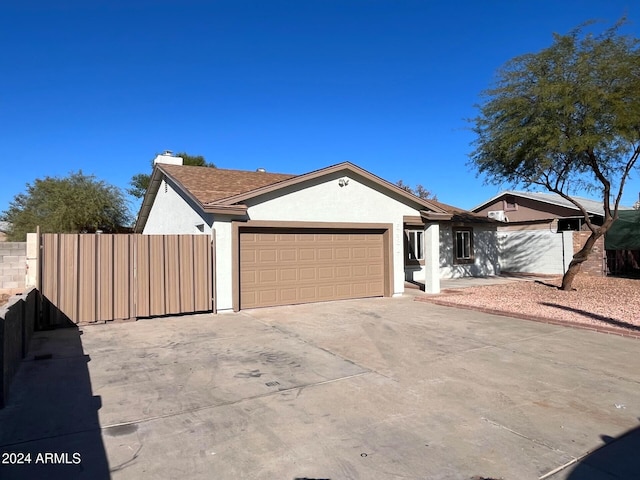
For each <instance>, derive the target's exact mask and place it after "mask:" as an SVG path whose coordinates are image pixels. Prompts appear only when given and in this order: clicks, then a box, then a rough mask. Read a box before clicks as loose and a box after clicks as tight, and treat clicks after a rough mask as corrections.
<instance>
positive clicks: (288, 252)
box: [279, 248, 298, 262]
mask: <svg viewBox="0 0 640 480" xmlns="http://www.w3.org/2000/svg"><path fill="white" fill-rule="evenodd" d="M279 253H280V261H281V262H297V261H298V251H297V250H296V249H295V248H285V249H282V250H280V252H279Z"/></svg>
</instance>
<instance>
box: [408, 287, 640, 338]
mask: <svg viewBox="0 0 640 480" xmlns="http://www.w3.org/2000/svg"><path fill="white" fill-rule="evenodd" d="M561 280H562V278H561V277H553V278H548V279H544V280H529V281H515V282H513V283H506V284H500V285H487V286H482V287H470V288H465V289H462V290H458V291H456V292H455V293H451V292H448V291H444V292H443V293H442V294H440V295H430V296H421V297H416V299H417V300H421V301H433V302H435V303H438V304H441V305H450V306H460V307H466V308H477V309H480V310H483V311H488V312H495V313H502V314H505V315H513V316H515V317H520V318H535V319H543V320H549V321H550V322H557V323H562V324H571V325H576V326H585V327H595V328H598V329H602V330H605V331H612V332H615V331H617V330H620V331H622V332H628V333H631V334H632V335H633V336H639V337H640V280H637V279H625V278H613V277H592V276H588V275H578V277H576V279H575V280H574V282H573V287H574V290H572V291H569V292H565V291H562V290H559V289H558V287H559V286H560V283H561Z"/></svg>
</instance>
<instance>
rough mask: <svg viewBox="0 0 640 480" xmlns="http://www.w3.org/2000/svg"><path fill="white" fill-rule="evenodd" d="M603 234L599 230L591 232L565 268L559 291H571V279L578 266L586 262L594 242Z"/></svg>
mask: <svg viewBox="0 0 640 480" xmlns="http://www.w3.org/2000/svg"><path fill="white" fill-rule="evenodd" d="M603 234H604V232H602V231H601V229H598V231H596V232H591V235H590V236H589V238H587V241H586V242H585V243H584V246H583V247H582V248H581V249H580V250H579V251H578V252H576V254H575V255H574V256H573V259H572V260H571V263H570V264H569V268H567V271H566V273H565V274H564V276H563V277H562V285H561V286H560V290H571V285H572V284H573V279H574V278H575V277H576V275H578V273H579V272H580V266H581V265H582V263H583V262H585V261H586V260H587V258H589V254H590V253H591V250H593V246H594V245H595V243H596V240H598V238H600V237H601V236H602V235H603Z"/></svg>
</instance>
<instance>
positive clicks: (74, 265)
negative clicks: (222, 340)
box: [40, 234, 213, 325]
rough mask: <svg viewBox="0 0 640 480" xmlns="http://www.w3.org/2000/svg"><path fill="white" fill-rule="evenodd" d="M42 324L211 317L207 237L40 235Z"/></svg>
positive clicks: (210, 254) (209, 264)
mask: <svg viewBox="0 0 640 480" xmlns="http://www.w3.org/2000/svg"><path fill="white" fill-rule="evenodd" d="M40 263H41V266H42V268H41V275H40V284H41V288H40V291H41V293H42V295H43V299H44V301H43V323H44V324H45V325H63V324H65V323H67V322H69V321H70V322H72V323H80V322H96V321H109V320H119V319H127V318H139V317H151V316H160V315H174V314H180V313H192V312H206V311H212V309H213V307H212V305H213V304H212V291H213V288H212V249H211V239H210V237H209V236H207V235H133V234H132V235H106V234H98V235H93V234H79V235H73V234H45V235H42V248H41V261H40Z"/></svg>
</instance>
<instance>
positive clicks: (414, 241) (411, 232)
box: [405, 229, 424, 262]
mask: <svg viewBox="0 0 640 480" xmlns="http://www.w3.org/2000/svg"><path fill="white" fill-rule="evenodd" d="M405 234H406V236H407V260H409V261H414V262H415V261H421V260H424V230H418V229H407V230H405Z"/></svg>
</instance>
